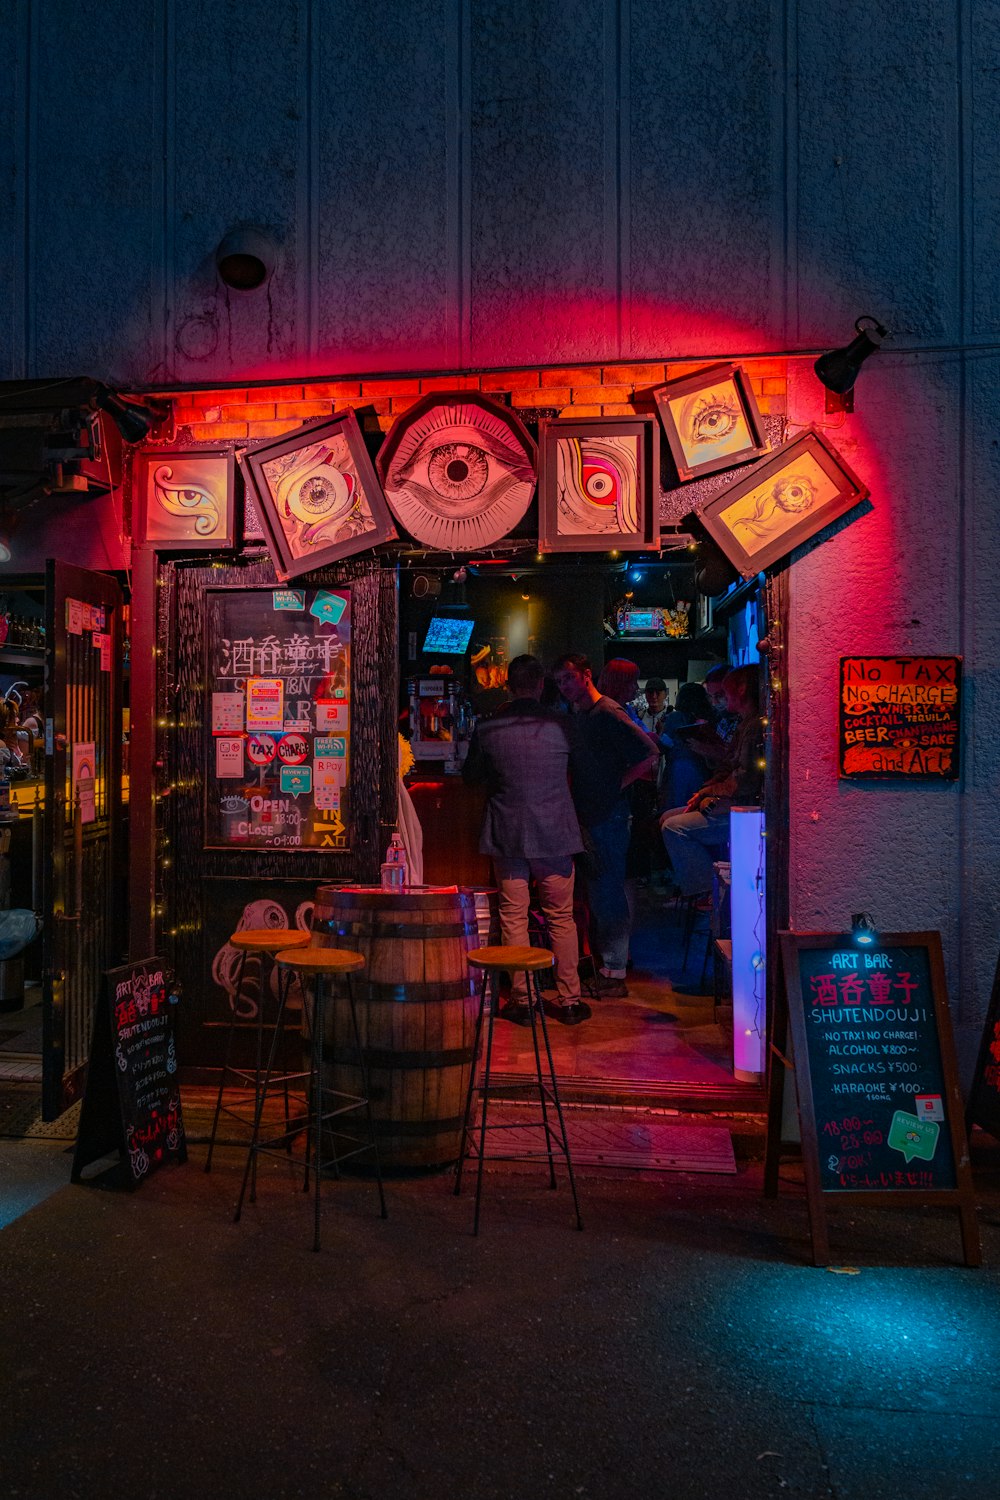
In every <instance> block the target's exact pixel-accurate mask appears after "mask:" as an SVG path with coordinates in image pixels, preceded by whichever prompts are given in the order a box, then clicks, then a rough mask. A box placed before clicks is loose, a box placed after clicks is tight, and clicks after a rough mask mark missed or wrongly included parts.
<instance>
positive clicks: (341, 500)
mask: <svg viewBox="0 0 1000 1500" xmlns="http://www.w3.org/2000/svg"><path fill="white" fill-rule="evenodd" d="M239 458H240V463H241V465H242V467H243V473H244V476H245V478H246V481H247V486H248V488H249V489H250V490H251V491H252V494H253V500H254V509H255V510H256V513H257V516H258V519H259V521H260V524H261V528H262V530H263V532H264V539H265V541H266V542H267V546H268V550H269V552H270V553H271V558H272V560H273V562H274V568H275V572H276V573H277V575H278V577H279V578H280V579H282V580H285V579H287V578H295V577H298V576H299V575H300V574H302V573H311V572H312V571H313V570H314V569H315V568H324V567H326V566H327V564H328V563H332V562H337V561H339V559H340V558H342V557H352V556H353V555H354V554H355V553H357V552H364V551H365V550H367V548H369V547H375V546H377V545H378V544H379V543H380V542H391V541H394V540H395V538H396V528H395V527H394V526H393V524H392V517H391V515H390V514H389V507H388V506H387V505H386V501H385V495H384V494H383V493H382V486H381V485H380V484H379V481H378V476H377V475H376V473H375V468H374V465H373V464H372V461H371V459H370V458H369V457H368V450H367V449H366V447H365V444H364V439H363V438H362V436H361V429H360V427H359V426H358V421H357V418H356V417H355V415H354V413H353V411H344V412H339V413H336V414H335V415H333V416H332V417H321V418H320V420H319V421H318V422H309V423H307V424H306V425H305V426H304V427H300V428H298V430H297V431H295V432H289V433H285V434H284V436H282V437H280V438H276V439H273V440H271V441H270V442H266V443H258V444H257V445H256V446H255V447H253V448H248V449H245V450H244V451H243V452H242V453H240V455H239Z"/></svg>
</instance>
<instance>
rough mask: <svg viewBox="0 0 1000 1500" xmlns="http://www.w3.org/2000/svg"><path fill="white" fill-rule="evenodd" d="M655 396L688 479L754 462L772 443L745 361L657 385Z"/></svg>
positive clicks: (677, 463)
mask: <svg viewBox="0 0 1000 1500" xmlns="http://www.w3.org/2000/svg"><path fill="white" fill-rule="evenodd" d="M653 396H654V398H655V400H656V408H657V411H658V412H659V414H660V421H661V422H662V423H663V431H664V433H665V434H666V438H667V442H668V443H669V445H670V452H671V455H672V456H673V460H674V464H675V466H676V469H677V474H678V477H679V478H680V479H682V480H685V479H700V478H701V476H702V475H703V474H715V473H718V471H719V470H720V469H731V468H735V466H736V465H737V464H745V463H751V462H752V461H753V460H754V459H757V458H760V457H761V456H762V455H763V454H765V453H767V452H768V450H769V448H770V444H769V442H768V441H767V437H766V436H765V433H764V427H763V423H762V421H761V415H760V412H759V410H758V408H757V402H756V400H755V399H754V394H753V391H752V390H751V388H750V381H749V378H748V376H747V373H746V371H745V370H744V369H743V368H742V366H740V365H732V364H725V363H723V364H717V365H708V366H706V368H705V369H704V370H698V371H697V372H696V373H695V374H693V375H682V376H681V377H680V378H679V379H677V380H668V381H667V382H666V383H665V384H664V385H658V386H654V388H653Z"/></svg>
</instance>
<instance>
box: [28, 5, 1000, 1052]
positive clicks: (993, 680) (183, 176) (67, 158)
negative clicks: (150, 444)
mask: <svg viewBox="0 0 1000 1500" xmlns="http://www.w3.org/2000/svg"><path fill="white" fill-rule="evenodd" d="M0 28H2V32H3V35H4V38H5V41H6V42H7V46H6V49H5V50H6V52H7V55H8V56H9V57H12V58H16V59H17V65H16V66H14V65H11V66H10V67H9V69H8V82H9V87H8V88H7V89H5V90H4V91H0V377H3V378H16V377H20V376H43V375H49V374H53V375H58V374H67V373H74V372H76V371H81V372H82V371H86V372H87V373H90V374H93V375H98V376H102V377H104V378H106V379H109V380H111V381H113V382H117V383H124V384H133V385H144V384H145V385H150V386H152V385H160V386H162V385H165V384H169V383H173V382H191V383H194V384H197V385H199V386H201V387H205V388H207V387H211V386H212V384H213V382H222V381H235V382H240V381H249V380H250V379H253V378H263V379H265V380H268V381H272V382H274V384H278V382H280V381H281V380H282V379H284V378H286V377H289V378H290V377H296V378H297V379H298V380H300V381H304V380H306V378H307V377H309V376H312V377H313V378H314V380H316V379H318V378H319V377H321V376H326V377H327V379H328V381H333V382H335V381H336V379H337V377H342V376H344V375H348V374H350V373H352V372H361V371H364V372H374V373H378V372H385V373H388V372H391V371H397V372H398V371H405V370H412V371H423V372H425V373H426V372H428V371H433V370H435V369H446V368H451V369H455V368H463V367H464V368H469V367H472V368H489V367H496V366H500V365H523V366H539V365H547V366H552V365H556V364H573V365H577V364H583V365H586V364H598V365H602V366H603V365H605V364H606V363H608V362H610V361H613V360H615V359H621V360H632V361H637V362H638V361H656V360H661V361H662V360H665V359H666V360H671V361H678V360H683V359H684V358H685V357H697V356H711V355H718V354H733V355H739V354H744V355H749V354H751V353H754V352H766V351H769V350H773V351H779V350H785V349H792V350H805V349H811V348H823V347H828V346H830V345H835V344H839V343H842V342H844V340H845V339H846V337H847V336H848V334H849V331H850V329H851V325H852V323H853V320H854V318H855V317H856V316H857V315H858V314H859V313H862V312H872V313H875V314H876V315H878V316H879V317H880V318H881V319H882V321H884V322H885V323H887V324H888V325H889V326H890V327H891V329H892V330H893V332H894V335H895V337H894V339H893V342H892V344H891V345H890V346H889V350H887V351H886V352H885V353H883V354H882V355H880V356H879V358H878V359H877V360H876V361H874V362H872V363H871V365H870V366H869V367H868V369H866V371H865V373H864V375H863V377H862V379H861V381H860V383H859V385H858V389H857V411H856V413H855V415H854V416H851V417H848V418H846V419H845V420H844V421H843V423H842V425H839V426H838V427H837V428H836V430H834V431H831V434H830V435H831V436H832V437H833V439H834V441H835V442H836V443H837V444H838V445H839V446H840V447H842V449H843V451H844V453H845V456H846V457H847V458H848V460H849V461H850V462H851V463H852V464H853V466H854V467H855V468H856V469H857V471H858V472H859V473H860V474H862V476H863V477H864V478H865V479H866V480H867V481H868V482H869V484H870V485H871V488H872V498H873V508H872V510H871V512H870V513H869V514H868V515H866V516H865V517H864V518H862V519H861V520H860V521H858V522H856V523H855V524H854V525H852V526H851V527H849V528H848V529H846V530H844V531H842V532H840V533H838V534H837V535H836V536H834V537H833V538H832V539H830V540H829V541H828V542H827V543H825V544H824V545H823V546H821V547H819V548H817V549H815V550H814V551H811V552H810V553H809V554H808V555H807V556H806V557H804V558H803V559H801V560H800V561H799V562H798V563H797V564H796V565H795V569H794V582H793V594H794V598H793V625H792V639H791V642H790V663H789V665H790V671H789V674H788V675H789V679H790V682H791V685H792V726H793V736H794V742H793V750H792V785H791V810H792V835H793V849H794V889H793V893H792V910H793V916H794V921H795V923H796V925H798V926H803V927H804V926H821V927H826V926H830V925H833V926H837V925H839V924H840V923H842V922H843V921H844V919H845V917H846V916H847V914H848V913H849V912H850V910H851V909H853V908H856V907H857V906H858V905H861V906H864V907H867V908H869V909H871V910H872V911H874V912H875V913H876V914H877V915H878V917H879V919H880V920H881V921H882V922H883V923H885V924H886V925H891V924H893V923H900V924H903V925H912V926H917V927H920V926H923V925H928V926H940V927H941V928H942V930H943V931H944V934H945V943H946V950H947V957H948V965H949V978H950V982H951V985H952V992H953V1001H954V1005H955V1008H956V1012H957V1013H958V1015H959V1016H960V1018H961V1019H962V1021H963V1022H964V1023H967V1025H968V1027H969V1034H970V1036H971V1035H972V1034H974V1032H975V1028H976V1025H977V1023H978V1022H979V1020H980V1018H981V1016H982V1012H983V1008H984V1005H985V1001H986V997H987V994H988V985H989V978H990V974H991V970H992V965H993V963H994V960H995V955H996V950H997V944H998V929H1000V921H998V910H997V906H998V898H997V895H996V886H995V879H994V872H995V870H996V869H997V867H998V855H1000V848H998V843H1000V839H998V819H997V817H996V813H995V805H994V804H995V788H996V784H997V773H998V744H1000V722H998V721H1000V683H998V675H997V674H998V670H1000V669H998V665H997V664H998V660H1000V639H998V635H1000V627H998V625H997V612H996V607H995V597H994V588H993V580H994V578H995V576H996V575H997V573H998V571H1000V568H998V564H1000V534H998V526H1000V523H998V521H997V517H996V512H997V506H996V495H997V472H996V470H997V464H998V448H997V440H996V439H995V438H994V437H993V436H992V434H993V433H994V432H995V431H996V430H997V428H998V425H1000V424H998V416H1000V413H998V409H997V408H998V397H997V389H998V383H997V378H996V377H997V370H996V368H995V366H996V363H997V356H996V352H995V346H996V345H997V344H998V343H1000V339H998V322H1000V271H998V258H997V255H996V240H997V229H998V219H1000V157H998V153H997V150H996V144H995V120H996V117H997V112H998V109H997V106H998V104H1000V97H998V96H1000V67H998V62H1000V11H998V9H997V6H996V4H995V0H953V3H945V0H907V4H906V5H905V6H903V7H900V6H899V5H898V4H896V3H890V0H840V3H838V4H837V5H835V6H834V5H830V4H829V0H783V3H782V0H770V3H765V4H757V5H748V4H746V3H744V0H719V3H717V4H715V5H713V6H711V7H708V8H706V7H697V6H695V7H692V6H687V5H681V4H680V3H672V0H660V3H653V0H646V3H640V0H574V3H570V0H508V3H507V4H505V5H504V6H502V7H501V6H496V5H488V4H486V3H485V0H412V3H407V4H401V3H398V0H397V3H395V4H392V3H387V0H358V3H355V4H347V3H336V0H282V3H281V4H280V5H274V4H271V3H264V0H239V3H237V0H140V3H138V4H136V3H130V4H126V3H125V0H74V3H72V4H70V3H69V0H0ZM242 222H249V223H258V224H262V225H264V226H265V227H267V228H269V229H270V230H271V231H272V233H273V234H274V235H275V237H276V238H277V240H278V241H279V243H280V247H281V250H280V262H279V266H278V269H277V271H276V273H275V276H274V277H273V279H272V281H271V283H270V284H269V287H268V289H267V291H266V292H263V293H261V294H258V295H257V296H255V297H239V296H237V295H236V294H233V293H227V292H226V291H225V290H224V289H223V288H222V287H221V286H220V285H219V283H218V281H217V279H216V277H215V274H214V268H213V252H214V248H215V246H216V244H217V243H218V241H219V239H220V238H221V237H222V235H223V234H224V232H225V231H226V230H227V229H229V228H231V227H232V226H233V225H235V224H238V223H242ZM890 350H891V352H890ZM917 351H921V352H917ZM789 371H790V387H789V406H788V417H789V420H790V422H791V424H793V425H792V430H793V431H794V426H795V424H804V423H807V422H810V421H817V420H818V421H825V420H826V419H825V417H824V415H823V407H822V399H821V394H822V393H821V391H820V389H819V387H818V385H817V384H816V383H815V381H814V380H813V378H812V376H811V373H810V369H809V361H808V360H805V359H803V360H794V359H793V360H791V361H790V363H789ZM272 399H274V400H275V402H277V401H279V400H280V397H278V398H272ZM263 404H267V402H266V400H265V402H264V403H263ZM220 409H221V405H220ZM274 420H275V421H280V420H282V417H281V416H280V415H279V414H277V410H276V415H275V417H274ZM854 650H864V651H869V652H886V651H910V650H913V651H928V652H945V653H947V652H955V651H959V652H961V653H962V654H963V655H964V656H965V661H966V673H967V687H968V692H967V712H966V729H967V735H966V758H965V777H964V781H963V783H962V784H961V785H960V786H955V787H927V788H921V787H919V786H917V787H912V786H908V787H897V788H881V787H880V788H875V787H858V786H854V785H845V784H843V783H840V782H839V781H838V779H837V777H836V767H835V742H834V702H835V688H836V680H837V673H836V669H837V659H838V657H839V656H840V655H842V654H845V653H846V652H849V651H854Z"/></svg>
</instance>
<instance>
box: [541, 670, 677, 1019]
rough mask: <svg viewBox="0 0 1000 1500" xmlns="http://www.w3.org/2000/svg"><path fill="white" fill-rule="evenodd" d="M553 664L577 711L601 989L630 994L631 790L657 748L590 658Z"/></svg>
mask: <svg viewBox="0 0 1000 1500" xmlns="http://www.w3.org/2000/svg"><path fill="white" fill-rule="evenodd" d="M552 670H553V676H554V677H555V680H556V683H557V685H558V688H559V691H560V692H561V693H562V695H563V697H564V698H565V699H566V702H567V703H568V704H569V705H570V708H571V710H572V716H571V721H570V722H571V724H572V727H573V755H572V760H571V778H572V788H573V801H574V803H575V804H576V810H577V813H578V815H579V818H580V822H581V824H582V826H583V828H584V829H585V831H586V835H587V839H588V841H589V845H590V848H589V851H588V852H589V853H590V855H591V864H592V868H591V871H590V873H589V875H588V880H587V888H588V894H589V900H590V911H591V915H592V917H593V919H594V926H595V929H596V933H597V942H598V946H599V948H600V952H601V968H600V973H599V975H598V987H599V989H600V990H601V993H602V994H605V995H608V996H611V997H616V996H625V995H627V994H628V990H627V988H626V985H625V971H626V965H627V964H628V940H629V925H630V923H629V910H628V900H627V898H626V894H625V862H626V855H627V853H628V844H629V829H630V823H631V814H630V808H629V798H628V795H627V788H628V787H629V786H631V784H632V783H633V782H634V781H636V780H638V779H639V777H641V776H643V775H645V774H646V772H648V771H650V770H652V768H653V767H654V766H655V765H656V763H657V762H658V760H659V758H660V752H659V747H658V746H657V745H655V744H654V743H653V741H652V739H651V737H650V736H649V735H648V734H647V733H646V731H645V730H643V729H640V728H639V727H638V726H637V725H636V724H634V723H633V721H632V720H631V719H630V718H629V716H628V714H627V713H626V712H625V710H624V709H623V708H622V707H621V706H620V705H619V704H617V703H615V702H614V701H613V700H612V699H611V698H608V697H605V696H604V695H603V694H602V693H599V692H598V690H597V688H596V687H595V686H594V675H593V671H592V669H591V665H590V662H589V661H588V660H587V658H586V657H585V656H582V655H580V654H579V653H576V652H571V653H569V654H567V655H565V656H561V657H560V658H559V660H558V661H557V662H556V663H555V666H554V667H553V669H552Z"/></svg>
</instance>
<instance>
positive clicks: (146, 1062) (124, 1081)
mask: <svg viewBox="0 0 1000 1500" xmlns="http://www.w3.org/2000/svg"><path fill="white" fill-rule="evenodd" d="M176 998H177V997H176V995H175V994H172V993H171V989H170V985H169V983H168V976H167V969H166V964H165V963H164V961H163V959H162V958H145V959H141V960H139V961H138V962H136V963H131V964H125V965H123V967H121V968H119V969H107V970H106V971H105V974H104V993H103V994H102V996H101V999H100V1002H99V1004H98V1006H97V1013H96V1015H95V1018H94V1038H93V1042H92V1045H91V1049H90V1066H89V1069H88V1072H87V1087H86V1091H85V1093H84V1096H83V1107H82V1109H81V1111H80V1128H79V1131H78V1133H77V1140H76V1151H75V1152H74V1155H73V1171H72V1178H71V1180H72V1181H73V1182H80V1181H81V1180H82V1174H83V1171H84V1169H85V1168H86V1167H88V1166H91V1165H92V1164H93V1163H95V1162H97V1161H101V1160H103V1158H104V1157H106V1156H109V1155H110V1154H111V1153H112V1152H114V1151H117V1152H118V1155H119V1163H118V1167H117V1176H118V1179H119V1181H120V1182H122V1183H123V1184H124V1186H126V1187H128V1188H136V1187H138V1186H139V1184H140V1183H141V1182H142V1181H143V1179H144V1178H146V1177H148V1176H149V1174H150V1173H151V1172H154V1171H155V1170H156V1168H157V1167H160V1166H163V1165H164V1163H166V1162H174V1163H177V1164H179V1163H181V1162H184V1161H186V1160H187V1145H186V1142H185V1139H184V1120H183V1117H182V1115H181V1095H180V1087H179V1085H178V1081H177V1055H176V1051H175V1048H174V1028H173V1015H174V1006H175V1003H176Z"/></svg>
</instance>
